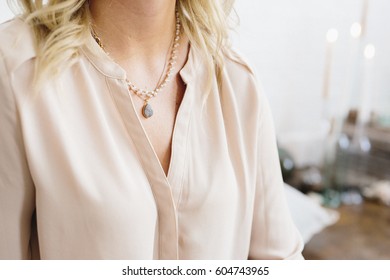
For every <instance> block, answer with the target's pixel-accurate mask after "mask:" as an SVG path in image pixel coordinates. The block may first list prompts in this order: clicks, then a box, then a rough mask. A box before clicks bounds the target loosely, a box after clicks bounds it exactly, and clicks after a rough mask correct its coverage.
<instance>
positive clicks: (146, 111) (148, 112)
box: [142, 102, 153, 119]
mask: <svg viewBox="0 0 390 280" xmlns="http://www.w3.org/2000/svg"><path fill="white" fill-rule="evenodd" d="M142 115H143V116H144V117H145V118H147V119H148V118H150V117H151V116H153V108H152V106H151V105H150V104H149V103H148V102H146V103H145V105H144V106H143V107H142Z"/></svg>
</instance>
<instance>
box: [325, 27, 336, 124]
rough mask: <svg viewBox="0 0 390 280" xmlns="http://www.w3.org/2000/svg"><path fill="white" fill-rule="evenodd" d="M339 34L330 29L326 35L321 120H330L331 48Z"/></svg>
mask: <svg viewBox="0 0 390 280" xmlns="http://www.w3.org/2000/svg"><path fill="white" fill-rule="evenodd" d="M338 36H339V32H338V31H337V30H336V29H334V28H332V29H329V30H328V32H327V33H326V51H325V66H324V81H323V87H322V101H323V118H324V119H326V120H327V121H329V120H330V112H329V111H330V108H329V95H330V85H331V79H332V62H333V52H334V50H333V48H334V43H335V42H336V41H337V39H338Z"/></svg>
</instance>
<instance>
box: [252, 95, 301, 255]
mask: <svg viewBox="0 0 390 280" xmlns="http://www.w3.org/2000/svg"><path fill="white" fill-rule="evenodd" d="M261 107H262V109H261V112H260V123H259V124H260V125H259V130H258V147H257V149H258V150H257V182H256V184H257V185H256V195H255V207H254V216H253V225H252V235H251V247H250V252H249V259H302V258H303V257H302V254H301V252H302V250H303V241H302V239H301V236H300V234H299V232H298V230H297V229H296V227H295V225H294V223H293V221H292V218H291V216H290V213H289V210H288V206H287V201H286V198H285V194H284V188H283V179H282V174H281V170H280V163H279V157H278V152H277V146H276V139H275V131H274V126H273V121H272V117H271V112H270V108H269V105H268V102H267V100H266V98H262V100H261Z"/></svg>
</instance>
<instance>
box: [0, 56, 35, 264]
mask: <svg viewBox="0 0 390 280" xmlns="http://www.w3.org/2000/svg"><path fill="white" fill-rule="evenodd" d="M34 196H35V192H34V186H33V182H32V179H31V176H30V173H29V169H28V166H27V161H26V156H25V152H24V147H23V137H22V132H21V127H20V122H19V117H18V110H17V106H16V102H15V97H14V95H13V92H12V89H11V86H10V75H9V73H8V71H7V67H6V63H5V59H4V55H3V54H2V53H1V50H0V259H8V260H11V259H29V258H31V250H30V234H31V221H32V216H33V213H34V209H35V206H34V200H35V198H34Z"/></svg>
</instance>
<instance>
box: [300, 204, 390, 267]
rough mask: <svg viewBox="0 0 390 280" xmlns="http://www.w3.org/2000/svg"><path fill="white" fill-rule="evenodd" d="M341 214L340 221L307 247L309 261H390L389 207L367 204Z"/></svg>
mask: <svg viewBox="0 0 390 280" xmlns="http://www.w3.org/2000/svg"><path fill="white" fill-rule="evenodd" d="M338 211H339V212H340V220H339V221H338V222H337V223H336V224H335V225H333V226H330V227H328V228H326V229H325V230H323V231H322V232H320V233H319V234H317V235H315V236H314V237H313V239H312V240H310V242H309V243H308V244H306V246H305V250H304V251H303V255H304V257H305V258H306V259H311V260H343V259H344V260H345V259H348V260H383V259H385V260H390V207H387V206H384V205H381V204H378V203H375V202H364V203H363V204H361V205H354V206H345V205H343V206H341V207H340V208H338Z"/></svg>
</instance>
